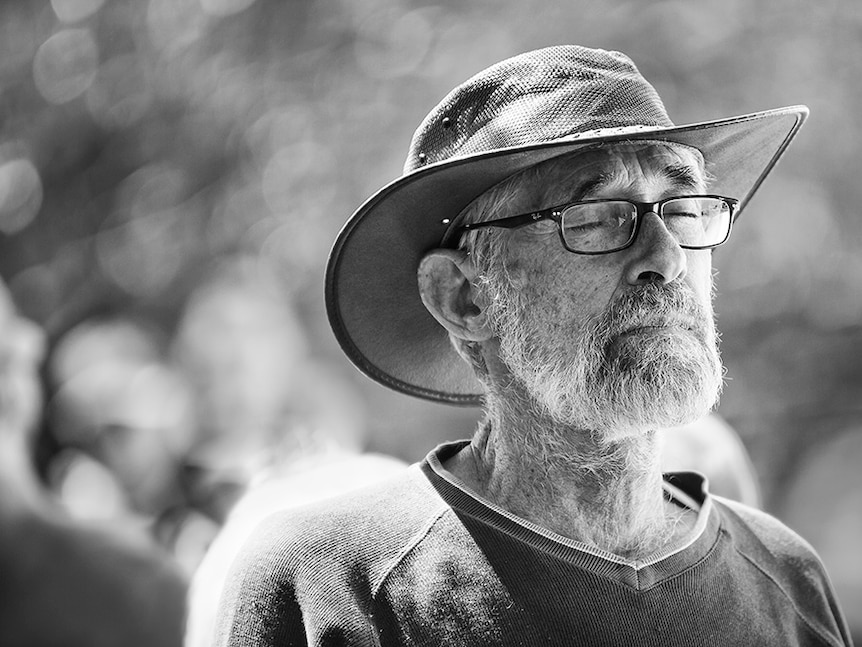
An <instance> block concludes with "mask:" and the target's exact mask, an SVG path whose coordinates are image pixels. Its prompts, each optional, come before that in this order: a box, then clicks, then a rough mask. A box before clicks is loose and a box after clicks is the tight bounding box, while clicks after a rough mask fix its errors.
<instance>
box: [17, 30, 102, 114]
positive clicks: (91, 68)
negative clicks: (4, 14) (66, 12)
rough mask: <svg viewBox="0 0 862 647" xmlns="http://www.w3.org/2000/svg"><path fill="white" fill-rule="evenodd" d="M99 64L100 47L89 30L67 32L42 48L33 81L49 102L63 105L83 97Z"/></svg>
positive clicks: (61, 32) (38, 52)
mask: <svg viewBox="0 0 862 647" xmlns="http://www.w3.org/2000/svg"><path fill="white" fill-rule="evenodd" d="M98 65H99V47H98V45H97V44H96V41H95V40H94V38H93V35H92V34H91V33H90V31H89V30H88V29H64V30H62V31H60V32H57V33H56V34H54V35H53V36H51V38H49V39H48V40H46V41H45V42H44V43H42V45H41V46H40V47H39V50H38V51H37V52H36V56H35V58H34V59H33V80H34V81H35V83H36V87H37V88H38V89H39V92H40V93H41V94H42V96H43V97H44V98H45V100H46V101H50V102H51V103H56V104H62V103H66V102H68V101H71V100H72V99H75V98H77V97H79V96H80V95H81V94H83V93H84V92H85V91H86V90H87V88H89V87H90V84H91V83H92V82H93V79H95V78H96V72H97V71H98Z"/></svg>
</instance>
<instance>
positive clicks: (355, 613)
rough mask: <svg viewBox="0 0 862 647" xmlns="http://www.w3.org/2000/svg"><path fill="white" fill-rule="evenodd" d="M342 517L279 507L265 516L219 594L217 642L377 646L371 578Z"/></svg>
mask: <svg viewBox="0 0 862 647" xmlns="http://www.w3.org/2000/svg"><path fill="white" fill-rule="evenodd" d="M344 521H345V520H344V519H343V518H341V519H339V517H337V516H328V515H325V514H319V513H317V514H315V513H312V512H286V513H277V514H275V515H273V516H271V517H270V518H268V519H267V520H266V521H265V522H263V523H262V524H261V525H260V526H259V527H258V528H257V529H256V531H255V533H254V535H253V536H252V538H251V539H250V541H249V542H248V543H247V544H246V545H245V547H244V548H243V550H242V552H241V553H240V555H239V556H238V558H237V560H236V561H235V562H234V565H233V567H232V570H231V574H230V576H229V578H228V582H227V584H226V586H225V590H224V592H223V594H222V600H221V603H220V609H221V610H220V613H219V620H218V622H219V627H218V632H217V635H218V640H217V642H216V644H217V645H220V646H222V647H251V646H252V645H254V646H255V647H276V646H278V647H286V646H289V647H312V646H315V645H330V644H337V645H350V646H351V647H353V646H355V647H366V646H369V647H371V646H376V645H377V644H378V641H377V638H376V632H375V630H374V627H373V623H372V613H371V605H372V600H371V598H372V594H371V586H370V583H369V582H368V579H367V577H366V575H365V573H364V567H363V560H362V559H359V558H360V555H359V551H357V550H356V549H355V548H351V546H350V545H349V543H345V542H344V528H343V525H344Z"/></svg>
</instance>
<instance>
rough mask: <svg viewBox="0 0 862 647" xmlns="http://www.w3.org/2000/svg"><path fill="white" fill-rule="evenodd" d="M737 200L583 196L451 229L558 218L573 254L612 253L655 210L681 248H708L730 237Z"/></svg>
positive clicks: (511, 225)
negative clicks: (579, 198) (587, 197)
mask: <svg viewBox="0 0 862 647" xmlns="http://www.w3.org/2000/svg"><path fill="white" fill-rule="evenodd" d="M738 205H739V201H738V200H734V199H733V198H725V197H722V196H719V195H687V196H680V197H673V198H665V199H664V200H660V201H658V202H632V201H630V200H584V201H582V202H570V203H568V204H564V205H561V206H558V207H551V208H550V209H542V210H541V211H534V212H532V213H525V214H522V215H520V216H510V217H508V218H498V219H497V220H488V221H486V222H476V223H469V224H465V225H461V226H460V227H458V228H457V230H456V231H455V232H454V238H455V239H457V238H460V235H461V234H462V233H463V232H465V231H473V230H475V229H481V228H483V227H504V228H506V229H515V228H518V227H524V226H526V225H530V224H533V223H537V222H541V221H543V220H552V221H554V222H555V223H557V228H558V230H559V233H560V240H561V241H562V243H563V247H565V248H566V249H567V250H569V251H570V252H573V253H575V254H610V253H611V252H618V251H620V250H621V249H625V248H626V247H629V246H630V245H631V244H632V243H634V241H635V239H636V238H637V235H638V231H639V230H640V226H641V222H642V221H643V217H644V216H645V215H646V214H648V213H654V214H657V215H658V217H659V218H661V219H662V220H663V221H664V224H665V227H667V230H668V231H669V232H670V233H671V234H672V235H673V237H674V238H676V241H677V243H679V246H680V247H683V248H685V249H710V248H712V247H716V246H718V245H721V244H722V243H723V242H724V241H726V240H727V238H728V237H729V236H730V228H731V225H732V224H733V220H734V214H735V211H736V209H737V207H738Z"/></svg>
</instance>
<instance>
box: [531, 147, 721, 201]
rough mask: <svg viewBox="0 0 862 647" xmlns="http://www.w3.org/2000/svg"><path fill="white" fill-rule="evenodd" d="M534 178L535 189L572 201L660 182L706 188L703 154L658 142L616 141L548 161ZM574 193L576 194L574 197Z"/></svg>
mask: <svg viewBox="0 0 862 647" xmlns="http://www.w3.org/2000/svg"><path fill="white" fill-rule="evenodd" d="M542 166H545V168H541V167H542ZM533 177H534V178H535V179H536V180H538V182H537V183H533V184H538V187H534V188H539V189H544V190H543V191H542V193H546V192H548V191H550V192H552V193H554V192H556V190H557V189H559V190H562V191H564V192H565V193H566V194H567V197H571V198H572V199H586V198H589V197H592V196H591V195H590V194H591V193H592V192H594V191H598V190H600V189H604V190H610V191H613V190H614V189H621V190H622V189H625V188H627V187H628V186H630V185H633V184H636V183H638V182H641V181H644V180H656V179H658V180H663V181H666V182H667V183H668V184H672V185H676V186H679V188H680V189H685V190H694V191H702V190H705V189H706V174H705V171H704V163H703V156H702V155H701V154H700V151H698V150H697V149H695V148H691V147H689V146H684V145H682V144H674V143H667V142H658V141H639V142H616V143H612V144H606V145H603V146H599V147H595V148H590V149H587V150H583V151H577V152H575V153H572V154H570V155H566V156H564V157H560V158H555V159H552V160H548V161H546V162H544V163H543V164H541V165H539V166H538V167H536V168H534V169H533ZM528 184H529V183H528ZM573 192H574V193H575V195H571V194H572V193H573Z"/></svg>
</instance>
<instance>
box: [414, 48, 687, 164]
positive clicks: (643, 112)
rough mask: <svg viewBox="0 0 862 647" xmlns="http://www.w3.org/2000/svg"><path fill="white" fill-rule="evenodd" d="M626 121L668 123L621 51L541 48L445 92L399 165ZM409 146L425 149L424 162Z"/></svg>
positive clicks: (550, 138) (558, 136) (620, 125)
mask: <svg viewBox="0 0 862 647" xmlns="http://www.w3.org/2000/svg"><path fill="white" fill-rule="evenodd" d="M452 115H457V123H458V127H457V128H454V126H455V121H456V120H455V119H454V118H453V117H452ZM441 126H442V128H441ZM632 126H647V127H649V126H664V127H668V126H673V123H672V122H671V120H670V118H669V117H668V116H667V112H666V111H665V108H664V105H663V104H662V101H661V99H660V98H659V96H658V93H656V91H655V89H654V88H653V87H652V86H651V85H650V84H649V83H648V82H647V81H646V80H645V79H644V78H643V77H642V76H641V74H640V72H638V70H637V68H636V67H635V65H634V63H632V61H631V60H630V59H629V58H628V57H627V56H625V55H624V54H620V53H619V52H609V51H604V50H595V49H588V48H585V47H578V46H565V47H549V48H546V49H540V50H537V51H535V52H530V53H528V54H525V55H521V56H517V57H514V58H511V59H508V60H505V61H503V62H501V63H498V64H497V65H494V66H493V67H490V68H488V69H487V70H485V71H483V72H480V73H479V74H477V75H476V76H474V77H472V78H471V79H469V80H467V81H466V82H464V83H463V84H462V85H460V86H459V87H457V88H456V89H455V90H453V91H452V92H451V93H450V94H449V95H448V96H447V97H446V98H444V99H443V101H442V102H440V104H439V105H438V106H437V107H436V108H435V109H434V110H432V111H431V113H430V114H429V115H428V117H426V118H425V120H424V121H423V122H422V124H421V125H420V126H419V128H418V129H417V130H416V133H415V134H414V136H413V141H412V143H411V146H410V153H409V154H408V156H407V162H406V163H405V165H404V171H405V173H409V172H410V171H413V170H416V168H418V167H419V166H424V165H425V164H433V163H435V162H440V161H443V160H446V159H450V158H452V157H457V156H460V155H468V154H472V153H477V152H482V151H486V150H493V149H498V148H508V147H510V146H522V145H524V144H538V143H542V142H548V141H554V140H557V139H561V138H563V137H569V136H571V135H574V134H578V133H583V132H587V131H593V130H597V129H602V128H629V127H632ZM417 151H422V152H423V153H425V155H426V159H425V161H424V162H423V161H422V160H420V159H419V157H418V155H417Z"/></svg>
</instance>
